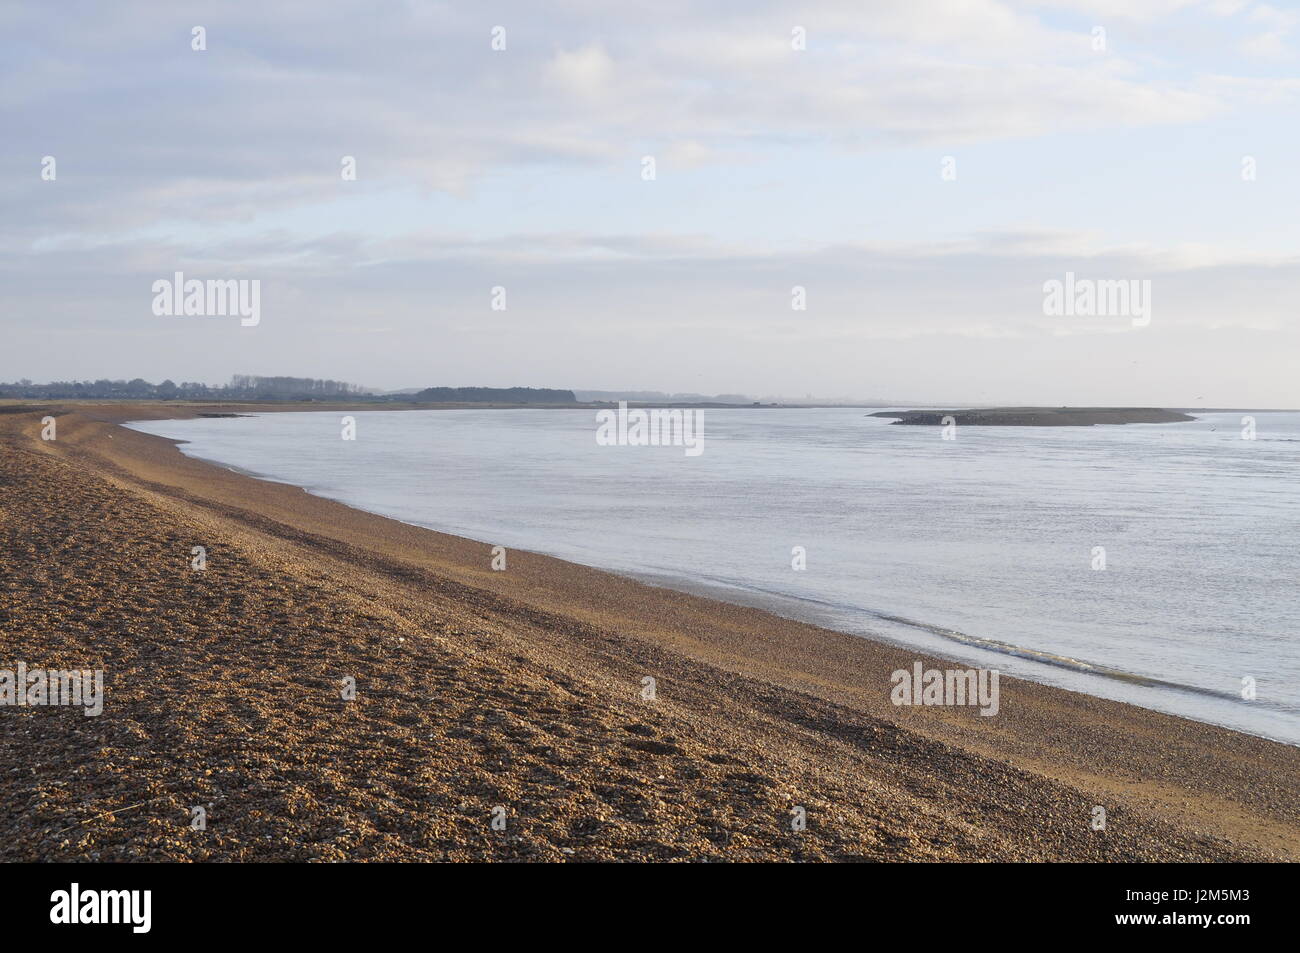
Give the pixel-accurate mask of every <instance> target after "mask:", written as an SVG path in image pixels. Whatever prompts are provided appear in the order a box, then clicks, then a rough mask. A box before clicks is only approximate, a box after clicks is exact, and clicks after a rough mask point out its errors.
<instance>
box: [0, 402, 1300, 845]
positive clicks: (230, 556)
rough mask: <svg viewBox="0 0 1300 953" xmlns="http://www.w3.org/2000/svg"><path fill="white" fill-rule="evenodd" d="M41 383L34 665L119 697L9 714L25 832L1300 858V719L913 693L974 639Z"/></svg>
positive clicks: (4, 555)
mask: <svg viewBox="0 0 1300 953" xmlns="http://www.w3.org/2000/svg"><path fill="white" fill-rule="evenodd" d="M340 406H344V405H340ZM6 409H7V410H8V411H10V412H7V413H3V414H0V569H2V573H0V575H2V576H3V587H4V607H3V609H4V611H3V614H2V615H0V627H2V628H3V632H4V639H5V647H6V650H7V651H6V658H5V659H3V660H0V663H3V665H5V666H9V667H12V665H14V664H17V663H18V662H24V663H25V664H26V665H27V666H29V667H32V668H35V667H39V666H43V667H47V668H79V669H102V670H103V671H104V673H105V676H104V681H105V685H106V690H105V698H104V704H103V713H102V714H101V715H99V716H96V717H85V716H83V714H82V712H81V711H78V710H69V709H58V708H6V709H4V710H0V718H4V719H6V720H7V724H6V728H7V729H8V730H6V731H5V732H4V733H3V735H0V777H2V778H3V780H2V781H0V785H2V788H0V790H2V793H3V801H4V807H3V809H0V826H2V827H3V829H4V833H5V834H6V836H5V838H4V846H3V847H2V848H0V856H3V857H4V858H5V859H6V860H176V861H183V860H185V861H211V860H235V861H274V860H293V861H298V860H321V861H345V860H395V861H427V860H458V861H475V860H534V861H563V860H579V861H583V860H697V861H698V860H708V861H749V860H758V861H806V860H846V861H849V860H879V861H1062V860H1064V861H1194V860H1195V861H1244V860H1295V859H1297V857H1300V806H1298V805H1300V798H1297V793H1298V792H1297V788H1298V785H1300V749H1297V748H1295V747H1293V746H1289V745H1284V744H1279V743H1276V742H1272V741H1268V740H1265V739H1261V738H1256V737H1252V736H1249V735H1245V734H1241V733H1238V732H1234V731H1231V730H1228V729H1225V728H1220V727H1216V726H1213V725H1208V724H1203V723H1199V722H1195V721H1190V720H1186V719H1181V718H1178V717H1174V716H1171V715H1165V714H1160V713H1156V712H1152V711H1148V710H1145V709H1141V708H1137V707H1134V706H1131V705H1126V704H1123V703H1120V702H1113V701H1108V700H1103V699H1098V698H1093V697H1090V696H1087V695H1083V694H1078V693H1073V692H1068V691H1064V690H1061V689H1058V688H1053V687H1050V686H1045V685H1038V684H1035V683H1031V682H1027V681H1022V680H1017V679H1012V678H1007V677H1004V678H1003V679H1002V681H1001V701H1000V707H999V711H998V714H997V716H996V717H982V716H981V715H980V714H979V712H978V710H976V709H974V708H970V707H966V708H961V707H942V706H936V707H900V706H896V705H894V704H892V703H891V701H890V688H891V681H890V675H891V673H892V672H894V671H896V670H899V669H906V670H910V669H912V667H913V666H914V664H915V663H917V662H918V661H919V662H921V663H922V665H923V666H925V667H937V668H944V667H946V666H945V663H944V661H943V660H942V659H937V658H927V657H925V656H918V655H917V654H916V653H915V652H909V651H906V650H904V649H901V648H898V647H896V646H892V645H888V644H884V643H879V642H874V641H871V640H869V639H863V638H858V637H855V636H850V635H846V634H842V633H838V632H833V631H829V630H826V629H822V628H818V627H816V626H812V625H808V624H803V623H799V622H795V621H791V620H788V619H785V618H781V617H779V616H776V615H773V614H770V613H767V612H764V611H762V610H761V609H760V608H753V607H741V606H735V605H730V604H727V603H724V602H719V601H715V600H712V599H708V598H703V597H700V596H693V595H688V594H683V593H679V592H673V591H669V590H666V589H661V588H655V587H651V586H648V585H644V584H642V583H639V582H636V581H634V580H632V579H629V578H626V577H623V576H618V575H613V574H610V573H605V572H601V571H599V570H595V569H591V568H587V567H582V566H578V565H575V564H572V563H568V562H564V561H561V560H558V559H554V558H550V557H546V556H542V555H536V554H532V553H528V552H523V551H514V550H512V551H511V552H510V553H509V566H508V569H507V570H506V571H494V570H493V569H492V566H491V560H492V553H491V546H490V545H489V544H487V543H485V542H479V541H473V540H468V539H463V538H460V537H454V536H448V535H444V534H440V533H436V532H432V531H429V530H425V529H421V528H418V527H414V526H410V525H407V524H405V523H401V522H397V521H394V520H391V519H386V518H384V517H381V516H376V515H373V514H369V513H365V512H362V511H360V510H356V509H352V508H349V507H347V506H344V505H342V504H340V503H336V502H331V501H329V500H325V499H322V498H319V497H315V496H312V495H310V494H308V493H306V492H304V491H303V490H301V489H300V488H297V487H294V486H290V485H287V484H283V483H272V482H267V481H262V480H257V479H254V478H252V477H250V476H247V475H244V474H240V473H236V472H234V471H232V470H229V469H226V468H223V467H219V466H216V465H213V464H210V463H206V462H203V461H201V460H197V459H192V458H188V457H185V456H184V455H182V454H181V453H180V452H179V451H178V450H177V449H176V446H175V445H174V444H173V443H172V442H170V441H167V440H164V439H161V438H157V437H151V436H148V435H145V434H141V433H138V432H135V431H132V430H129V429H126V428H124V427H122V426H120V424H121V423H122V422H124V421H128V420H137V419H143V418H151V417H175V416H187V415H197V414H210V413H239V412H247V411H248V410H249V408H246V407H241V406H239V405H213V406H200V405H169V404H160V403H152V404H139V405H130V404H79V405H71V404H70V405H66V406H51V407H49V408H43V409H35V410H33V409H28V408H24V407H22V406H21V405H17V406H12V407H9V408H6ZM271 409H272V408H270V407H267V406H265V405H258V406H257V407H256V411H257V412H258V413H265V412H268V411H269V410H271ZM284 409H294V410H303V409H322V410H323V409H327V407H326V406H325V405H309V406H302V405H286V407H285V408H284ZM47 414H50V415H53V416H55V417H56V422H57V437H56V438H55V439H53V440H43V439H42V438H41V431H42V423H41V421H42V418H43V417H44V416H46V415H47ZM195 546H201V547H203V548H204V552H205V560H206V568H204V569H202V570H196V569H194V568H192V559H193V555H192V552H193V547H195ZM647 679H650V680H653V681H651V682H647ZM349 680H350V682H351V683H352V684H354V686H355V694H354V697H351V698H345V697H342V696H343V694H345V693H346V691H347V684H348V682H349ZM197 807H201V808H202V809H203V811H202V814H203V816H204V818H205V826H204V828H203V829H199V830H196V829H194V828H193V826H192V819H193V817H194V816H195V808H197ZM1097 807H1102V808H1104V812H1105V828H1104V829H1101V830H1098V829H1095V828H1094V819H1095V818H1096V816H1097V815H1096V813H1095V809H1096V808H1097ZM494 821H495V822H496V823H494ZM801 822H802V823H801Z"/></svg>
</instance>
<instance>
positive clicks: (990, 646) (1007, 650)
mask: <svg viewBox="0 0 1300 953" xmlns="http://www.w3.org/2000/svg"><path fill="white" fill-rule="evenodd" d="M878 617H879V618H881V619H883V620H885V621H887V622H894V623H897V624H898V625H905V626H909V627H910V628H914V629H921V630H923V631H925V632H929V633H931V634H933V635H937V636H939V637H941V638H945V639H949V640H951V641H953V642H960V643H961V644H963V645H970V646H973V647H975V648H980V649H986V650H987V651H990V652H1000V653H1001V654H1003V655H1014V656H1015V657H1016V658H1022V659H1028V660H1030V661H1032V662H1041V663H1043V664H1044V665H1053V666H1055V667H1057V668H1067V669H1070V670H1071V671H1074V672H1084V673H1086V674H1088V675H1100V676H1102V677H1103V678H1113V679H1116V680H1117V681H1121V682H1128V683H1129V684H1131V685H1143V686H1147V687H1151V688H1172V689H1176V690H1177V691H1182V692H1194V693H1196V694H1198V695H1209V696H1210V697H1212V698H1230V699H1234V700H1235V699H1238V698H1239V697H1240V696H1238V695H1235V694H1233V693H1232V692H1228V691H1219V690H1217V689H1213V688H1205V687H1204V686H1201V685H1188V684H1186V683H1185V682H1171V681H1168V680H1166V679H1162V678H1153V677H1152V676H1150V675H1139V674H1138V673H1136V672H1128V671H1125V670H1124V669H1120V668H1112V667H1111V666H1109V665H1098V664H1097V663H1095V662H1087V661H1084V660H1083V659H1077V658H1072V657H1071V656H1068V655H1057V654H1055V653H1054V652H1044V651H1042V650H1040V649H1031V648H1026V647H1025V646H1023V645H1013V644H1012V643H1010V642H1000V641H998V640H997V639H985V638H980V637H979V636H975V635H967V634H966V633H965V632H959V631H957V630H956V629H949V628H947V627H945V626H941V625H932V624H930V623H928V622H918V621H916V620H915V619H909V618H907V617H905V616H898V615H887V614H885V613H878Z"/></svg>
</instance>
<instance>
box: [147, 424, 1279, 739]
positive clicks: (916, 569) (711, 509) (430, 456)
mask: <svg viewBox="0 0 1300 953" xmlns="http://www.w3.org/2000/svg"><path fill="white" fill-rule="evenodd" d="M866 414H867V412H866V411H863V410H851V409H758V410H712V409H709V410H705V411H704V423H705V428H704V433H705V440H704V448H705V449H704V452H703V454H701V455H700V456H697V457H690V456H687V455H686V454H685V453H684V452H683V449H682V448H680V447H629V446H613V447H611V446H599V445H597V443H596V440H595V436H594V435H595V432H596V420H595V412H594V411H591V410H573V411H569V410H446V411H402V412H394V411H373V412H356V413H353V414H352V416H354V417H355V418H356V421H357V439H356V440H354V441H347V440H342V439H340V417H341V416H342V415H340V414H338V413H271V414H265V415H261V416H255V417H249V418H235V419H228V418H205V419H198V420H177V421H149V422H141V423H136V424H133V425H132V426H133V427H135V428H136V429H138V430H141V431H144V432H146V433H152V434H159V435H162V436H166V437H172V438H175V439H182V440H187V441H189V443H187V444H185V445H183V446H182V449H183V450H184V451H185V452H186V453H189V454H192V455H194V456H198V457H202V458H205V459H209V460H215V461H218V462H221V463H223V464H226V465H229V466H234V467H239V468H241V469H244V470H249V471H252V472H254V473H257V474H261V475H264V476H266V477H268V478H272V479H276V480H282V481H285V482H288V483H294V484H298V485H301V486H305V487H307V488H308V489H309V490H311V491H312V492H314V493H317V494H319V495H321V496H325V497H329V498H331V499H337V500H340V501H342V502H345V503H348V504H350V505H353V506H357V507H360V508H362V509H366V510H370V511H373V512H376V513H381V514H383V515H386V516H391V517H394V518H397V519H400V520H404V521H407V522H410V523H414V524H417V525H420V526H425V527H429V528H432V529H436V530H442V531H444V532H450V533H456V534H459V535H462V536H468V537H471V538H473V539H479V540H483V541H485V542H488V543H491V544H501V545H504V546H507V547H511V548H520V549H528V550H535V551H538V552H544V553H549V554H552V555H555V556H559V557H562V558H564V559H569V560H572V561H574V562H579V563H584V564H587V565H591V566H598V567H600V568H602V569H609V570H613V571H617V572H623V573H629V574H635V575H639V576H642V577H645V578H653V580H654V581H655V582H656V583H657V584H661V585H669V586H675V587H679V588H686V589H695V590H698V589H699V588H701V587H707V588H708V589H709V590H710V591H711V592H713V594H715V595H718V596H719V597H721V598H728V597H730V598H734V599H736V600H737V601H745V602H750V603H752V602H755V601H758V602H761V603H762V604H763V605H766V606H768V607H769V608H773V609H774V610H776V611H780V612H781V613H782V614H785V615H789V616H792V617H795V618H802V619H806V620H808V621H813V622H817V623H819V624H822V625H827V626H830V627H833V628H838V629H841V630H843V631H846V632H852V633H857V634H874V635H876V636H879V637H883V638H887V639H889V640H891V641H895V642H900V643H902V644H905V645H908V646H913V647H915V648H917V649H918V650H924V651H927V652H934V653H942V654H943V655H945V656H947V657H951V658H956V659H960V660H963V661H964V662H966V663H967V664H972V665H978V666H982V667H987V668H997V669H999V670H1001V671H1003V672H1006V673H1010V674H1015V675H1020V676H1023V677H1026V678H1032V679H1035V680H1038V681H1042V682H1047V683H1050V684H1055V685H1061V686H1064V687H1067V688H1072V689H1074V690H1076V691H1083V692H1088V693H1090V694H1094V695H1101V696H1105V697H1108V698H1116V699H1120V700H1124V701H1131V702H1134V703H1136V704H1140V705H1144V706H1146V707H1150V708H1156V709H1159V710H1163V711H1169V712H1173V713H1176V714H1180V715H1184V716H1187V717H1191V718H1196V719H1199V720H1202V721H1209V722H1214V723H1217V724H1223V725H1228V726H1231V727H1234V728H1238V729H1240V730H1244V731H1249V732H1252V733H1255V734H1260V735H1265V736H1268V737H1272V738H1277V739H1279V740H1284V741H1288V742H1290V743H1293V744H1297V743H1300V565H1298V563H1300V557H1298V556H1297V542H1300V414H1297V413H1289V412H1288V413H1267V412H1260V413H1256V414H1254V417H1255V420H1256V439H1254V440H1243V439H1242V438H1241V429H1242V414H1240V413H1234V414H1204V415H1200V419H1198V420H1196V421H1194V422H1191V423H1182V424H1144V425H1127V426H1122V427H1081V428H1022V427H994V428H977V427H964V428H960V429H959V431H958V433H957V435H956V439H955V440H952V441H946V440H943V439H941V431H940V429H939V428H933V427H904V426H894V425H891V424H890V422H889V421H886V420H883V419H879V418H872V417H869V416H866ZM795 546H802V547H804V548H805V549H806V552H807V568H806V570H803V571H796V570H794V569H792V567H791V562H792V549H793V547H795ZM1095 547H1104V549H1105V561H1106V563H1105V564H1106V568H1105V569H1104V570H1095V569H1093V568H1092V566H1093V564H1094V562H1095V560H1096V553H1095ZM484 559H485V561H486V560H487V559H488V556H487V552H486V549H485V555H484ZM1244 677H1252V678H1254V679H1255V680H1256V686H1257V687H1256V691H1257V697H1256V699H1255V700H1254V701H1245V700H1243V699H1242V697H1241V692H1242V679H1243V678H1244Z"/></svg>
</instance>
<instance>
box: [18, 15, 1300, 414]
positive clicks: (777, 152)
mask: <svg viewBox="0 0 1300 953" xmlns="http://www.w3.org/2000/svg"><path fill="white" fill-rule="evenodd" d="M196 26H202V27H203V28H204V30H205V40H206V49H204V50H194V49H192V35H193V29H194V27H196ZM495 27H503V28H504V34H498V36H502V35H503V36H504V39H505V48H504V49H494V48H493V39H494V28H495ZM1098 29H1100V30H1102V31H1103V33H1102V34H1098V33H1097V30H1098ZM799 31H802V33H801V34H800V33H799ZM1099 35H1100V36H1103V37H1104V44H1103V46H1104V48H1100V49H1099V48H1098V43H1097V38H1098V36H1099ZM799 36H802V37H803V38H805V43H804V46H805V47H806V48H803V49H798V48H796V47H797V46H798V45H799V44H798V42H796V40H797V38H798V37H799ZM1298 37H1300V13H1297V12H1296V11H1294V10H1292V9H1287V8H1282V7H1280V6H1274V5H1271V4H1268V3H1262V2H1255V0H1097V2H1093V3H1084V2H1075V0H1039V2H1020V0H969V2H964V3H955V2H949V0H880V2H878V3H873V4H872V5H871V7H870V9H869V10H868V11H865V12H864V11H863V10H861V9H859V8H856V7H855V6H853V5H850V4H845V3H828V2H820V0H811V2H806V3H799V4H784V3H776V2H766V0H756V2H754V3H751V4H745V5H735V4H730V3H724V2H716V0H715V2H696V3H686V2H684V0H657V2H653V3H651V2H632V3H626V4H619V5H617V6H614V7H611V6H608V5H604V4H597V3H595V2H588V0H569V2H563V3H559V4H555V5H551V6H550V8H549V9H545V10H543V9H540V8H539V7H538V6H537V5H534V4H525V3H522V2H504V3H496V4H492V5H491V6H490V7H487V8H485V7H482V6H481V5H476V4H464V5H450V4H439V3H417V2H392V3H385V4H381V5H375V4H373V3H364V2H361V0H356V2H342V3H339V4H335V5H334V6H333V7H332V8H331V9H330V10H328V11H323V10H322V9H321V8H320V7H318V6H317V5H315V4H311V3H305V2H303V3H284V4H274V5H272V4H265V3H253V2H249V0H235V2H229V3H224V4H221V5H220V6H212V5H208V4H196V3H186V2H178V3H172V4H167V5H165V6H163V5H158V4H155V3H149V2H142V0H125V2H121V3H115V4H113V5H111V6H108V5H101V4H94V3H90V2H82V0H72V2H66V3H61V4H59V5H58V6H57V7H55V6H52V5H43V4H36V3H14V4H9V5H6V6H4V7H0V75H2V76H3V82H2V83H0V122H3V124H4V128H5V130H6V134H5V137H4V141H3V143H0V203H2V204H3V209H4V210H3V216H2V218H0V221H2V222H3V224H2V225H0V327H2V329H3V336H4V340H5V347H4V348H0V380H4V381H13V380H18V379H20V378H30V379H32V380H36V381H47V380H53V379H65V380H66V379H72V378H82V379H85V378H89V379H96V378H103V377H108V378H125V379H130V378H135V377H140V378H144V379H146V380H150V381H155V382H156V381H160V380H162V379H163V378H171V379H172V380H175V381H180V380H197V381H204V382H207V383H214V384H215V383H221V382H223V381H225V380H227V379H228V378H229V376H230V375H231V373H243V374H260V375H295V376H303V377H318V378H333V379H341V380H348V381H352V382H356V383H359V384H364V385H367V386H371V387H377V388H384V389H397V388H404V387H424V386H429V385H451V386H456V385H484V386H535V387H561V388H572V389H575V390H616V389H635V390H661V391H678V392H687V391H692V392H702V393H719V392H728V393H744V394H753V395H756V396H758V395H789V396H799V395H804V394H810V393H811V394H815V395H818V396H829V395H849V396H861V397H886V398H893V397H897V398H899V399H909V400H916V401H924V402H929V403H945V402H948V403H953V404H973V403H984V404H993V403H999V404H1046V405H1061V404H1077V405H1092V406H1117V405H1130V406H1131V405H1142V406H1181V407H1194V406H1198V405H1201V406H1216V407H1297V406H1300V321H1298V319H1297V313H1296V302H1297V301H1298V300H1300V219H1297V217H1296V216H1295V215H1294V214H1292V210H1294V209H1295V208H1297V207H1300V175H1297V164H1296V163H1297V158H1296V157H1297V156H1300V126H1298V125H1297V123H1296V122H1295V116H1296V114H1297V106H1298V105H1300V57H1298V53H1300V45H1298V43H1297V38H1298ZM498 45H500V44H498ZM47 156H50V157H54V159H55V160H56V163H57V175H56V177H55V178H54V179H53V180H47V179H44V178H42V168H43V160H44V158H45V157H47ZM647 156H650V157H653V158H654V168H655V175H654V178H653V179H652V180H647V179H646V178H645V177H644V174H643V170H644V168H645V166H644V161H643V160H644V158H645V157H647ZM343 157H354V158H355V167H356V178H355V180H348V179H345V178H344V177H343V176H342V175H341V174H340V169H341V164H342V162H343ZM947 157H950V158H951V160H952V161H951V162H947V163H946V164H945V160H946V158H947ZM1247 160H1249V161H1247ZM1248 168H1249V170H1250V172H1251V175H1247V174H1245V170H1247V169H1248ZM945 170H949V171H950V172H951V171H954V170H955V178H954V177H952V175H949V176H948V177H946V178H945V176H944V174H943V173H944V171H945ZM178 271H179V272H183V273H184V274H185V275H186V276H187V277H190V278H198V279H219V280H222V279H249V280H252V279H256V280H259V281H260V282H261V320H260V322H259V323H258V324H257V326H255V327H244V326H241V324H240V321H239V320H238V319H237V318H230V317H160V316H157V315H155V314H154V313H153V311H152V310H151V302H152V300H153V294H152V292H151V286H152V285H153V283H154V282H155V281H157V280H159V279H169V278H171V277H172V275H173V274H174V273H176V272H178ZM1067 272H1069V273H1073V274H1075V275H1077V276H1079V277H1080V278H1084V279H1095V280H1137V281H1149V282H1150V283H1151V284H1150V287H1151V315H1150V323H1149V324H1147V325H1145V326H1135V325H1134V323H1133V322H1131V321H1129V320H1128V319H1126V318H1123V317H1120V318H1116V317H1079V316H1048V315H1045V314H1044V308H1043V303H1044V290H1043V288H1044V283H1045V282H1047V281H1052V280H1059V279H1062V278H1063V277H1064V276H1065V275H1066V273H1067ZM795 287H799V288H802V289H805V294H806V310H794V309H793V308H792V289H793V288H795ZM494 288H504V289H505V295H506V298H505V300H506V308H505V310H494V309H493V307H492V302H493V289H494Z"/></svg>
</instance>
